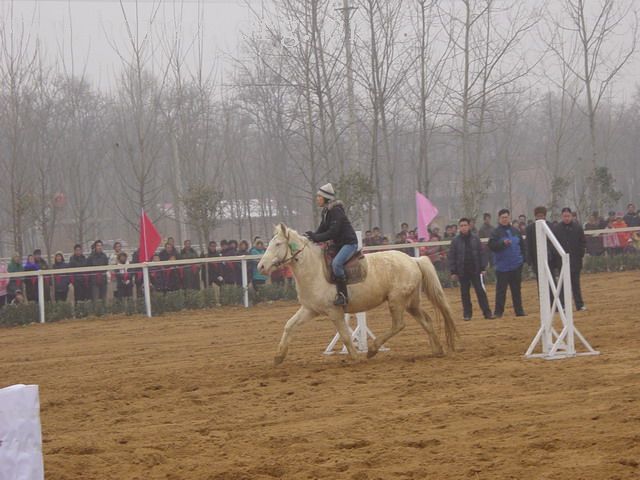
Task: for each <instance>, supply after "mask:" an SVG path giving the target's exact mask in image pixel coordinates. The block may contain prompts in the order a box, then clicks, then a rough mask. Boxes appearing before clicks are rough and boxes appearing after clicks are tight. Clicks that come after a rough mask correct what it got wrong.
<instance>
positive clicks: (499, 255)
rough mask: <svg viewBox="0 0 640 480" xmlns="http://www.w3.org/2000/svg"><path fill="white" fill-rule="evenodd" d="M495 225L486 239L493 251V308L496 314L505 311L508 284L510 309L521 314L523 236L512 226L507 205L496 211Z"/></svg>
mask: <svg viewBox="0 0 640 480" xmlns="http://www.w3.org/2000/svg"><path fill="white" fill-rule="evenodd" d="M498 222H499V223H498V226H497V227H496V228H495V229H494V231H493V233H492V234H491V238H490V239H489V248H490V249H491V251H492V252H494V253H495V268H496V309H495V312H494V313H495V316H496V317H498V318H500V317H502V315H503V314H504V304H505V300H506V296H507V287H509V288H510V289H511V299H512V301H513V309H514V310H515V313H516V316H517V317H524V316H525V315H526V314H525V313H524V309H523V308H522V293H521V283H522V264H523V263H524V260H525V258H526V252H525V245H524V241H523V239H522V235H521V234H520V231H519V230H518V229H517V228H514V227H512V226H511V212H509V210H507V209H506V208H504V209H502V210H500V211H499V212H498Z"/></svg>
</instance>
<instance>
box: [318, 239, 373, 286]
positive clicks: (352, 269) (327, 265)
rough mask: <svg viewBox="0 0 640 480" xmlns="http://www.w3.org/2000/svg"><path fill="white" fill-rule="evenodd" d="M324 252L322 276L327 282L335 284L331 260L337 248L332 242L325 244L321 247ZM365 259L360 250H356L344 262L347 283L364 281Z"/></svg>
mask: <svg viewBox="0 0 640 480" xmlns="http://www.w3.org/2000/svg"><path fill="white" fill-rule="evenodd" d="M323 253H324V276H325V278H326V279H327V282H329V283H331V284H332V285H335V283H336V277H335V275H334V274H333V268H331V262H332V261H333V259H334V258H335V256H336V255H337V254H338V249H337V248H336V246H335V245H334V244H332V243H330V244H326V245H325V246H324V248H323ZM367 270H368V269H367V259H366V258H365V256H364V254H363V253H362V250H358V251H356V252H355V253H354V254H353V255H351V257H350V258H349V260H347V262H346V263H345V264H344V273H345V274H346V276H347V285H353V284H355V283H361V282H364V281H365V280H366V278H367Z"/></svg>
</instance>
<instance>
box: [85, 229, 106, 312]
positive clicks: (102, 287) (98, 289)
mask: <svg viewBox="0 0 640 480" xmlns="http://www.w3.org/2000/svg"><path fill="white" fill-rule="evenodd" d="M91 250H92V251H91V254H90V255H89V258H87V266H88V267H102V266H106V265H109V258H108V257H107V254H106V253H104V250H103V244H102V240H96V241H95V242H94V244H93V248H92V249H91ZM90 279H91V281H90V282H89V283H90V285H91V298H92V299H93V301H94V302H95V301H97V300H102V301H105V300H106V299H107V275H106V272H105V273H102V272H91V273H90Z"/></svg>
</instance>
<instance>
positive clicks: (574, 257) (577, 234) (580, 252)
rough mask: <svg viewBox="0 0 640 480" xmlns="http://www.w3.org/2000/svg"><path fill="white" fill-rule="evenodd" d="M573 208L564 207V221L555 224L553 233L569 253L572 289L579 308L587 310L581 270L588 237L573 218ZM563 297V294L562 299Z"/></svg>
mask: <svg viewBox="0 0 640 480" xmlns="http://www.w3.org/2000/svg"><path fill="white" fill-rule="evenodd" d="M571 214H572V212H571V209H570V208H569V207H565V208H563V209H562V222H560V223H559V224H558V225H556V226H555V228H554V229H553V233H554V235H555V236H556V238H557V239H558V242H560V245H562V248H564V251H565V252H567V253H568V254H569V265H570V267H571V291H572V293H573V299H574V301H575V304H576V309H577V310H586V309H587V308H586V307H585V305H584V301H583V300H582V291H581V290H580V272H581V271H582V259H583V257H584V252H585V248H586V238H585V235H584V230H583V229H582V227H581V226H580V224H579V223H578V222H576V221H574V220H573V215H571ZM562 299H563V297H562V296H561V300H562Z"/></svg>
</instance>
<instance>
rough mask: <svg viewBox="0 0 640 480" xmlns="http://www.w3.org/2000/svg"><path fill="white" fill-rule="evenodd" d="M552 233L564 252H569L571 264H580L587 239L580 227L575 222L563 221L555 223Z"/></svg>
mask: <svg viewBox="0 0 640 480" xmlns="http://www.w3.org/2000/svg"><path fill="white" fill-rule="evenodd" d="M553 233H554V235H555V236H556V238H557V239H558V241H559V242H560V245H562V248H564V250H565V252H567V253H568V254H569V259H570V261H571V266H572V267H574V266H576V265H580V266H582V257H584V252H585V249H586V246H587V241H586V238H585V235H584V230H583V229H582V227H581V226H580V225H579V224H578V223H576V222H571V223H568V224H567V223H564V222H560V223H559V224H557V225H556V226H555V227H554V229H553Z"/></svg>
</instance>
